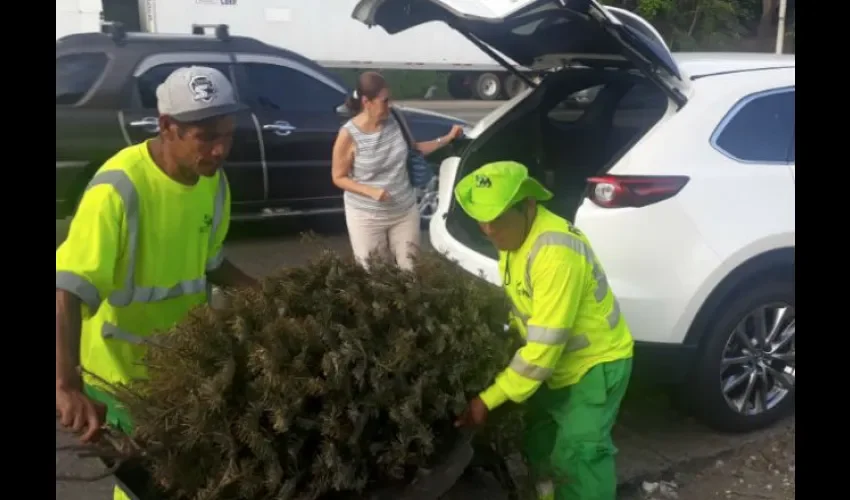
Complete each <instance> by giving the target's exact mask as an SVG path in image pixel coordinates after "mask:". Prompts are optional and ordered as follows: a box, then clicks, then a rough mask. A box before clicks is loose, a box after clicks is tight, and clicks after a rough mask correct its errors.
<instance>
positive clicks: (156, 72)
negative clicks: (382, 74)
mask: <svg viewBox="0 0 850 500" xmlns="http://www.w3.org/2000/svg"><path fill="white" fill-rule="evenodd" d="M201 31H202V30H201ZM189 65H202V66H210V67H213V68H216V69H219V70H221V71H222V72H223V73H224V74H225V75H227V76H228V77H229V78H230V81H231V82H232V83H233V84H234V88H235V89H236V93H237V96H238V98H239V99H240V100H241V101H243V102H245V103H247V104H248V105H249V106H250V107H251V111H252V113H250V114H248V113H246V114H245V115H244V116H242V117H240V118H239V119H238V121H237V129H236V136H235V140H234V143H233V149H232V151H231V153H230V157H229V158H228V161H227V162H226V163H225V166H224V168H225V171H226V172H227V177H228V179H229V181H230V188H231V196H232V200H233V205H232V210H233V218H234V220H239V219H251V218H262V217H268V216H280V215H312V214H320V213H333V212H339V211H341V209H342V192H341V191H340V190H339V188H337V187H336V186H334V184H333V183H332V181H331V149H332V145H333V141H334V139H335V138H336V134H337V131H338V130H339V127H340V125H341V124H342V123H343V122H344V121H345V120H346V119H347V116H345V113H343V112H342V111H341V109H342V108H341V104H342V103H343V102H344V100H345V97H346V95H347V93H348V92H349V89H348V88H346V86H345V84H344V83H342V82H341V81H340V80H339V79H338V78H337V77H335V76H334V75H332V74H331V73H329V72H328V71H327V70H325V69H324V68H322V67H321V66H319V65H318V64H316V63H314V62H313V61H311V60H309V59H307V58H305V57H302V56H300V55H298V54H296V53H293V52H290V51H288V50H284V49H280V48H277V47H273V46H271V45H268V44H265V43H263V42H260V41H259V40H256V39H253V38H247V37H241V36H233V37H231V36H230V35H229V34H228V32H227V27H226V26H218V27H216V29H215V35H205V34H203V33H198V30H197V28H193V34H186V35H159V34H147V33H125V32H124V31H123V30H121V29H120V27H115V26H113V27H111V29H110V30H109V33H82V34H75V35H70V36H66V37H63V38H61V39H59V40H57V41H56V218H57V219H62V218H65V217H68V216H70V215H72V214H73V213H74V210H75V208H76V205H77V202H78V201H79V198H80V196H81V194H82V192H83V190H84V189H85V186H86V185H87V184H88V182H89V180H90V179H91V178H92V176H93V175H94V173H95V171H96V170H97V169H98V168H99V167H100V166H101V165H102V164H103V162H104V161H106V160H107V159H108V158H109V157H111V156H112V155H113V154H115V153H116V152H118V151H119V150H120V149H121V148H123V147H125V146H128V145H130V144H136V143H139V142H141V141H143V140H145V139H147V138H149V137H152V136H153V135H155V134H156V133H157V129H158V127H157V121H156V116H157V112H156V87H157V86H158V85H159V84H160V83H161V82H162V81H163V80H164V79H165V78H166V77H167V76H168V75H169V74H170V73H171V72H172V71H174V70H175V69H176V68H178V67H181V66H189ZM394 112H395V113H397V114H402V115H403V117H404V121H406V122H407V124H408V125H409V128H410V131H411V133H412V135H413V137H415V138H416V139H417V140H430V139H432V138H435V137H438V136H440V135H443V134H446V133H448V131H449V130H450V129H451V127H452V125H454V124H460V125H464V126H465V125H467V124H466V123H465V122H463V121H462V120H459V119H455V118H451V117H448V116H443V115H438V114H436V113H432V112H429V111H423V110H413V109H410V108H394ZM431 191H433V189H430V190H426V192H423V193H420V196H421V197H422V200H423V201H422V202H421V204H422V205H423V206H421V207H420V208H422V209H423V212H424V213H425V214H426V216H427V212H428V211H429V207H427V206H424V205H425V203H427V200H432V201H433V199H434V196H433V194H434V193H432V192H431Z"/></svg>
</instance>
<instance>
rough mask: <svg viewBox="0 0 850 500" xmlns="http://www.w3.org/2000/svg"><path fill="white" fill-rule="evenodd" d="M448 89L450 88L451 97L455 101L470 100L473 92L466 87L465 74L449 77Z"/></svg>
mask: <svg viewBox="0 0 850 500" xmlns="http://www.w3.org/2000/svg"><path fill="white" fill-rule="evenodd" d="M446 87H448V89H447V90H448V91H449V95H450V96H452V97H453V98H454V99H469V98H470V97H471V96H472V92H470V90H469V87H468V86H467V85H466V75H465V74H463V73H453V74H451V75H449V80H448V81H447V82H446Z"/></svg>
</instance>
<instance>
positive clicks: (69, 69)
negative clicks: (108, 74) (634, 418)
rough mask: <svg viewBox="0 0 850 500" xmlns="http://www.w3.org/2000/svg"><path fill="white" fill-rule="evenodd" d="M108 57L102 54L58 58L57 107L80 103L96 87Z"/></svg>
mask: <svg viewBox="0 0 850 500" xmlns="http://www.w3.org/2000/svg"><path fill="white" fill-rule="evenodd" d="M107 61H108V57H107V56H106V54H104V53H102V52H87V53H82V54H69V55H66V56H60V57H57V58H56V105H64V106H70V105H73V104H76V103H78V102H80V100H81V99H82V98H83V97H85V95H86V94H88V92H89V90H91V88H92V87H93V86H94V84H95V82H97V79H98V78H100V75H101V74H103V70H104V69H106V63H107Z"/></svg>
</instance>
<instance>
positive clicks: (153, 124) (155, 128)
mask: <svg viewBox="0 0 850 500" xmlns="http://www.w3.org/2000/svg"><path fill="white" fill-rule="evenodd" d="M129 125H130V126H131V127H133V128H140V129H143V130H144V131H145V132H150V133H152V134H156V133H158V132H159V120H158V119H157V117H155V116H146V117H144V118H142V119H141V120H135V121H132V122H130V123H129Z"/></svg>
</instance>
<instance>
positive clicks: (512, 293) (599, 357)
mask: <svg viewBox="0 0 850 500" xmlns="http://www.w3.org/2000/svg"><path fill="white" fill-rule="evenodd" d="M499 271H500V272H501V275H502V277H503V280H504V283H503V285H504V287H505V291H506V292H507V294H508V296H509V297H510V299H511V303H512V305H513V310H512V312H511V324H512V325H513V326H514V327H515V328H516V329H517V330H518V331H519V333H520V335H522V337H523V339H524V340H525V345H524V346H523V347H521V348H520V349H519V350H518V351H517V352H516V354H515V355H514V358H513V360H512V361H511V363H510V366H508V367H507V368H506V369H505V370H504V371H503V372H502V373H500V374H499V375H498V376H497V377H496V380H495V383H494V384H493V385H492V386H490V388H488V389H487V390H485V391H484V392H482V393H481V395H480V396H481V399H482V400H483V401H484V403H485V404H486V405H487V407H488V408H490V409H493V408H495V407H497V406H499V405H500V404H502V403H504V402H505V401H507V400H511V401H514V402H516V403H520V402H523V401H525V400H526V399H528V398H529V397H530V396H531V395H532V394H534V392H535V391H536V390H537V389H538V387H540V384H542V383H544V382H545V383H546V384H547V385H548V386H549V387H551V388H553V389H559V388H562V387H567V386H569V385H573V384H575V383H576V382H578V381H579V380H580V379H581V377H583V376H584V374H585V373H587V372H588V370H590V369H591V368H592V367H593V366H595V365H597V364H599V363H605V362H608V361H615V360H618V359H625V358H630V357H631V356H632V352H633V345H634V341H633V340H632V335H631V332H630V331H629V327H628V325H627V324H626V321H625V319H624V318H623V316H622V314H621V313H620V307H619V304H618V303H617V299H616V297H614V294H613V293H612V292H611V288H610V287H609V286H608V280H607V279H606V277H605V272H604V270H603V269H602V266H601V265H600V263H599V261H598V260H596V257H595V256H594V255H593V250H592V249H591V248H590V243H589V242H588V240H587V238H586V237H585V236H584V235H583V234H582V233H581V232H580V231H579V230H578V229H577V228H576V227H575V226H573V225H572V224H570V223H569V222H568V221H566V220H565V219H563V218H561V217H558V216H557V215H555V214H553V213H552V212H550V211H548V210H547V209H546V208H544V207H542V206H538V208H537V216H536V217H535V219H534V222H533V224H532V226H531V230H530V231H529V234H528V236H527V238H526V240H525V242H524V243H523V244H522V246H521V247H520V248H519V249H517V250H514V251H510V252H499Z"/></svg>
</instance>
